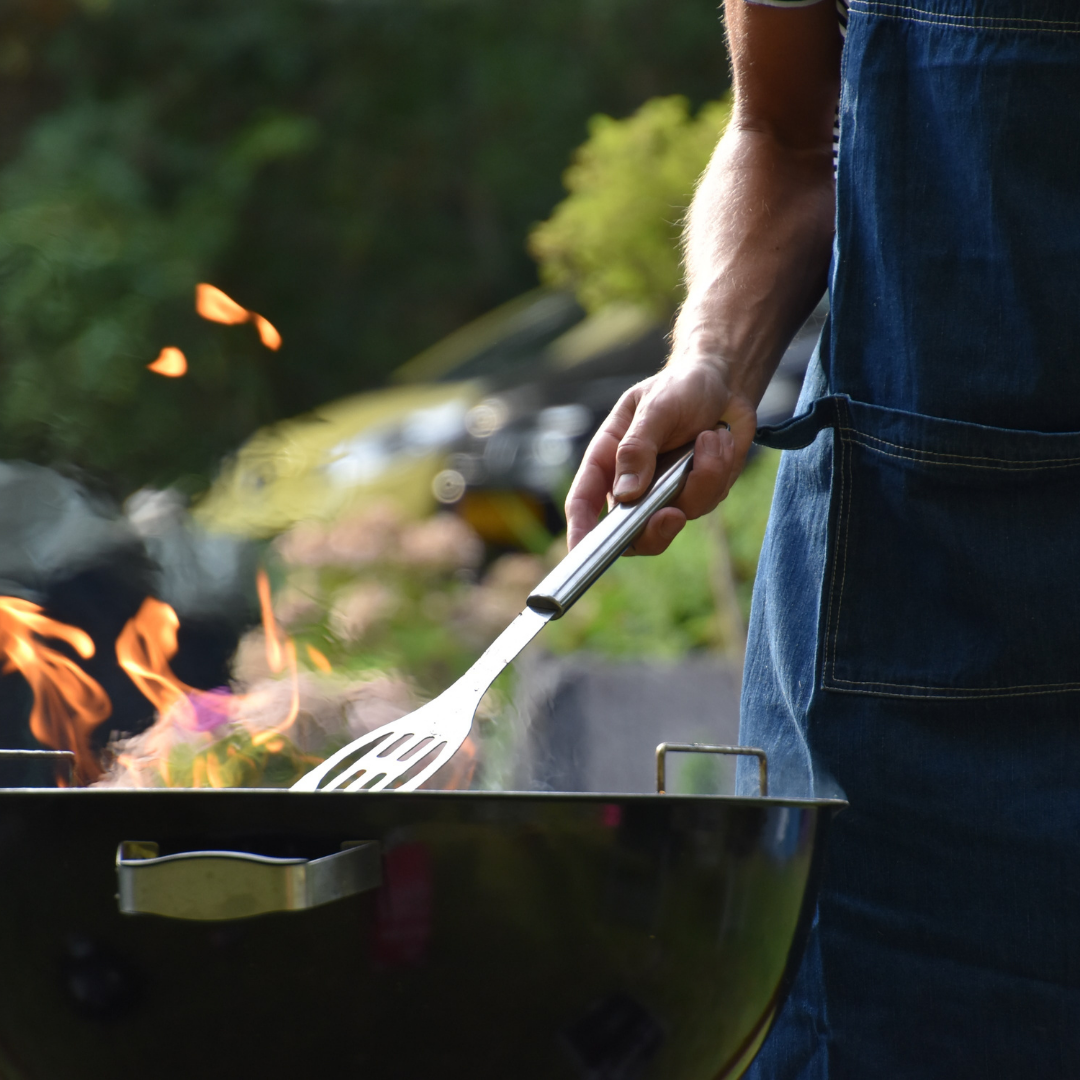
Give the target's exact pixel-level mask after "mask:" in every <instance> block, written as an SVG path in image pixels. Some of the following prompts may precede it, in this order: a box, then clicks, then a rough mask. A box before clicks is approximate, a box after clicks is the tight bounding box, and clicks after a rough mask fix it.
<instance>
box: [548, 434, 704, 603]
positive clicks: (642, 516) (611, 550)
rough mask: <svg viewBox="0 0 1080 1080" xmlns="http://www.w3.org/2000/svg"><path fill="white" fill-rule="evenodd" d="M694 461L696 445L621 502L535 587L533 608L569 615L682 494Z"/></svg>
mask: <svg viewBox="0 0 1080 1080" xmlns="http://www.w3.org/2000/svg"><path fill="white" fill-rule="evenodd" d="M693 464H694V451H693V448H691V449H689V450H687V451H685V452H683V453H682V454H681V455H680V457H679V458H678V460H676V462H675V464H674V465H672V466H670V468H668V469H667V471H666V472H663V473H661V475H660V476H659V477H658V478H657V479H656V480H654V481H653V484H652V486H651V487H650V488H649V490H648V491H646V492H645V494H644V495H642V496H641V498H640V499H638V500H637V501H636V502H632V503H618V504H616V506H615V507H614V509H613V510H611V511H610V512H609V513H608V514H607V516H606V517H605V518H604V519H603V520H602V521H601V522H600V523H599V524H598V525H597V526H596V528H595V529H593V530H592V532H590V533H588V534H586V536H585V537H584V538H583V539H582V540H581V542H580V543H579V544H578V545H577V547H575V548H574V550H573V551H571V552H570V554H569V555H567V556H566V558H565V559H563V560H562V562H560V563H559V565H558V566H556V567H555V569H554V570H552V571H551V573H550V574H548V576H547V577H546V578H544V580H543V581H541V582H540V584H539V585H537V586H536V588H535V589H534V590H533V592H532V593H531V595H530V596H529V599H528V601H527V602H528V605H529V607H531V608H532V609H533V611H541V612H547V611H553V612H554V613H555V614H554V618H556V619H557V618H559V617H560V616H561V615H565V614H566V612H567V611H569V610H570V608H571V607H572V606H573V605H574V603H575V602H576V601H577V600H579V599H580V598H581V596H582V594H583V593H584V592H585V591H586V590H587V589H588V588H589V587H590V586H591V585H592V583H593V582H594V581H596V579H597V578H598V577H599V576H600V575H601V574H602V573H603V572H604V571H605V570H606V569H607V568H608V567H609V566H610V565H611V564H612V563H613V562H614V561H615V560H616V559H617V558H618V557H619V556H620V555H621V554H622V553H623V552H624V551H625V550H626V549H627V548H628V547H629V546H630V545H631V544H632V543H633V542H634V541H635V540H636V539H637V537H638V536H639V535H640V534H641V531H642V530H643V529H644V528H645V526H646V525H647V524H648V521H649V518H651V517H652V516H653V514H655V513H656V511H657V510H662V509H663V508H664V507H665V506H667V505H668V503H670V502H673V501H674V500H675V499H677V498H678V497H679V492H680V491H682V489H683V484H685V483H686V477H687V476H688V475H689V473H690V469H691V467H692V466H693Z"/></svg>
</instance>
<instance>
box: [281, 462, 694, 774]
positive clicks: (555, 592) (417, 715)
mask: <svg viewBox="0 0 1080 1080" xmlns="http://www.w3.org/2000/svg"><path fill="white" fill-rule="evenodd" d="M693 461H694V452H693V450H690V451H687V452H686V453H683V454H682V455H681V456H680V457H679V458H678V460H677V461H676V462H675V464H674V465H672V466H671V467H670V468H668V469H667V471H666V472H664V473H663V474H662V475H660V476H659V477H658V478H657V479H656V480H655V481H654V482H653V485H652V487H650V488H649V490H648V491H647V492H646V493H645V494H644V495H643V496H642V497H641V498H640V499H638V500H637V501H636V502H634V503H620V504H618V505H616V506H615V507H614V509H612V510H611V512H610V513H609V514H608V515H607V516H606V517H605V518H604V519H603V520H602V521H601V522H600V523H599V524H598V525H597V526H596V528H595V529H593V530H592V532H590V533H589V534H588V535H587V536H586V537H585V538H584V539H583V540H582V541H581V542H580V543H579V544H578V545H577V547H575V548H574V550H573V551H571V552H570V553H569V554H568V555H567V556H566V558H565V559H563V560H562V562H560V563H559V565H558V566H556V567H555V569H554V570H552V571H551V573H550V574H548V576H547V577H546V578H544V580H543V581H541V582H540V584H539V585H537V587H536V588H535V590H533V592H532V593H531V594H530V596H529V598H528V600H527V601H526V606H525V610H524V611H522V613H521V614H520V615H519V616H518V617H517V618H516V619H515V620H514V621H513V622H512V623H511V624H510V625H509V626H508V627H507V628H506V629H505V630H504V631H503V632H502V633H501V634H500V635H499V636H498V637H497V638H496V639H495V640H494V641H493V642H492V644H491V645H490V646H489V647H488V649H487V651H486V652H485V653H484V655H483V656H481V657H480V659H479V660H477V661H476V663H475V664H473V666H472V667H471V668H469V670H468V671H467V672H465V674H464V675H462V676H461V678H460V679H458V681H457V682H456V683H454V685H453V686H451V687H450V688H449V689H448V690H444V691H443V692H442V693H441V694H440V695H439V696H438V697H437V698H435V700H434V701H429V702H428V703H427V704H426V705H422V706H421V707H420V708H419V709H416V710H415V711H414V712H411V713H409V714H408V716H403V717H402V718H401V719H400V720H395V721H393V722H392V723H389V724H384V725H383V726H382V727H380V728H376V729H375V730H374V731H369V732H368V733H367V734H366V735H361V736H360V738H359V739H354V740H353V741H352V742H351V743H349V745H348V746H345V747H342V749H341V750H339V751H338V752H337V753H336V754H334V755H333V756H331V757H329V758H327V759H326V761H324V762H323V763H322V764H321V765H317V766H316V767H315V768H314V769H312V770H311V771H310V772H309V773H306V774H305V775H304V776H302V777H301V778H300V779H299V780H297V782H296V783H295V784H293V790H294V791H315V790H317V789H319V788H323V789H330V788H344V789H345V790H346V791H381V790H382V789H383V788H387V787H390V786H392V785H394V786H396V787H397V789H398V790H404V791H412V790H413V789H415V788H417V787H419V786H420V785H421V784H422V783H423V782H424V781H425V780H426V779H427V778H428V777H429V776H431V775H432V774H433V773H435V772H436V771H437V770H439V769H440V768H442V766H443V765H445V764H446V763H447V762H448V761H449V760H450V759H451V758H452V757H453V756H454V754H456V753H457V751H458V750H459V749H460V747H461V744H462V743H463V742H464V741H465V739H466V738H467V737H468V735H469V732H470V731H471V730H472V722H473V714H474V713H475V712H476V707H477V705H479V704H480V699H481V698H482V697H483V696H484V694H485V693H486V692H487V690H488V688H489V687H490V686H491V684H492V683H493V682H494V681H495V677H496V676H497V675H498V674H499V673H500V672H501V671H502V670H503V668H505V667H506V665H507V664H509V663H510V662H511V661H512V660H513V659H514V658H515V657H516V656H517V655H518V653H520V652H521V650H522V649H524V648H525V646H526V645H528V644H529V642H530V641H532V639H533V638H534V637H536V635H537V634H538V633H539V632H540V630H541V629H542V628H543V627H544V626H545V625H546V624H547V622H548V620H549V619H557V618H559V616H561V615H563V614H565V613H566V612H567V611H568V610H569V609H570V608H571V606H572V605H573V604H574V603H575V601H577V600H578V599H579V598H580V597H581V596H582V594H583V593H584V592H585V591H586V590H587V589H588V588H589V586H591V585H592V584H593V582H594V581H596V579H597V578H598V577H600V575H601V574H602V573H603V572H604V571H605V570H606V569H607V568H608V567H609V566H610V565H611V564H612V563H613V562H614V561H615V560H616V559H617V558H618V557H619V556H620V555H621V554H622V553H623V552H624V551H625V550H626V549H627V548H628V547H629V546H630V545H631V544H632V543H633V542H634V540H635V539H636V538H637V536H638V534H639V533H640V532H641V531H642V529H644V528H645V525H646V524H647V523H648V520H649V518H650V517H652V515H653V514H655V513H656V511H657V510H660V509H662V508H663V507H665V506H667V505H668V503H670V502H672V501H673V500H674V499H676V498H677V497H678V494H679V492H680V491H681V490H682V486H683V484H684V483H685V481H686V477H687V474H688V473H689V472H690V468H691V466H692V465H693ZM402 777H405V779H404V780H403V781H401V782H400V783H396V782H397V781H399V780H401V778H402Z"/></svg>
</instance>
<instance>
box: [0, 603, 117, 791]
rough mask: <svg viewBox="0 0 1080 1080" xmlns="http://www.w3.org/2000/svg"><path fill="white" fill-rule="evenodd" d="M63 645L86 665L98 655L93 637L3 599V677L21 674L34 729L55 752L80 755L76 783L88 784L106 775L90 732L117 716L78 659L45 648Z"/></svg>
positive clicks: (0, 621)
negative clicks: (50, 641) (28, 692)
mask: <svg viewBox="0 0 1080 1080" xmlns="http://www.w3.org/2000/svg"><path fill="white" fill-rule="evenodd" d="M40 638H53V639H55V640H57V641H63V642H65V643H66V644H68V645H69V646H71V648H72V649H74V650H75V652H76V653H78V655H79V656H81V657H82V658H83V659H84V660H88V659H89V658H90V657H91V656H93V655H94V643H93V641H91V640H90V636H89V634H87V633H85V632H84V631H82V630H80V629H79V628H78V627H76V626H69V625H67V624H66V623H62V622H57V621H56V620H55V619H50V618H48V617H47V616H46V615H44V614H42V609H41V607H40V606H39V605H38V604H32V603H30V601H28V600H20V599H17V598H16V597H12V596H5V597H0V655H2V656H4V657H5V662H4V666H3V669H2V670H3V672H4V673H5V674H7V673H10V672H12V671H18V672H20V674H21V675H22V676H23V678H24V679H26V681H27V682H28V683H29V684H30V688H31V690H33V692H34V706H33V709H32V711H31V713H30V730H31V732H32V733H33V735H34V738H35V739H37V740H38V741H39V742H41V743H44V744H45V745H46V746H51V747H52V748H53V749H55V750H71V751H73V752H74V754H75V778H76V781H77V782H79V783H89V782H90V781H92V780H96V779H97V778H98V776H100V775H101V771H102V770H101V766H100V764H99V763H98V760H97V757H96V756H95V754H94V752H93V750H91V748H90V733H91V732H92V731H93V730H94V728H96V727H97V726H98V724H100V723H101V722H102V721H103V720H105V719H107V718H108V716H109V715H110V714H111V713H112V702H111V701H109V696H108V694H106V693H105V691H104V690H103V689H102V688H101V687H100V686H99V685H98V684H97V682H95V680H94V679H92V678H91V677H90V676H89V675H87V674H86V672H85V671H83V670H82V668H80V667H79V665H78V664H76V663H75V662H74V661H73V660H71V659H69V658H68V657H66V656H65V655H64V654H63V653H61V652H58V651H57V650H56V649H53V648H51V647H50V646H48V645H45V644H43V643H42V642H41V641H40V640H39V639H40Z"/></svg>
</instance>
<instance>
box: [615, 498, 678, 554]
mask: <svg viewBox="0 0 1080 1080" xmlns="http://www.w3.org/2000/svg"><path fill="white" fill-rule="evenodd" d="M685 524H686V515H685V514H684V513H683V512H682V511H681V510H679V509H677V508H676V507H674V506H665V507H664V509H663V510H658V511H657V512H656V513H655V514H653V516H652V517H651V518H649V524H648V525H646V526H645V530H644V532H642V534H641V535H640V536H639V537H638V538H637V539H636V540H635V541H634V543H633V546H632V547H631V548H630V549H629V551H627V554H628V555H659V554H661V553H662V552H664V551H666V550H667V547H668V545H669V544H670V543H671V541H672V540H674V539H675V537H676V536H678V535H679V533H681V532H682V530H683V526H684V525H685Z"/></svg>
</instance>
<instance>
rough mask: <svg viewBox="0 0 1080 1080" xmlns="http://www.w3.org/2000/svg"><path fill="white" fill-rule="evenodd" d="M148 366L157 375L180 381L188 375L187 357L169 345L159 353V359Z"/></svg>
mask: <svg viewBox="0 0 1080 1080" xmlns="http://www.w3.org/2000/svg"><path fill="white" fill-rule="evenodd" d="M146 366H147V368H148V369H149V370H150V371H152V372H153V373H154V374H155V375H164V376H165V377H166V378H169V379H179V378H180V376H181V375H186V374H187V357H186V356H185V355H184V354H183V353H182V352H181V351H180V350H179V349H177V348H176V347H175V346H173V345H167V346H166V347H165V348H164V349H162V350H161V352H160V353H158V358H157V359H156V360H155V361H154V362H153V363H152V364H147V365H146Z"/></svg>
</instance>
